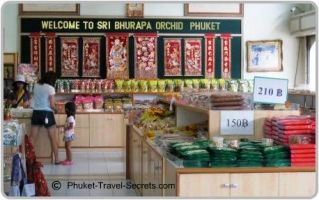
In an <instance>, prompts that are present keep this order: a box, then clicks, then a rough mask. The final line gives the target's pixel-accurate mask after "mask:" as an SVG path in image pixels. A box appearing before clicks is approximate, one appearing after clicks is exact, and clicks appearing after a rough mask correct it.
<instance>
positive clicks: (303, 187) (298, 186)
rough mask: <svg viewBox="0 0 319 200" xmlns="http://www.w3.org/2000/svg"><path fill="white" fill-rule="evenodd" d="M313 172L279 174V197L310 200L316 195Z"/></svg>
mask: <svg viewBox="0 0 319 200" xmlns="http://www.w3.org/2000/svg"><path fill="white" fill-rule="evenodd" d="M317 187H318V186H317V184H316V173H315V172H291V173H279V196H280V197H295V198H296V197H299V198H300V197H301V198H311V197H313V196H314V195H315V193H316V188H317Z"/></svg>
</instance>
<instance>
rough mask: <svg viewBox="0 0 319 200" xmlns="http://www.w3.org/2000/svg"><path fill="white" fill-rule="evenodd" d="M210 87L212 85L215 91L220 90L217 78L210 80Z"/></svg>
mask: <svg viewBox="0 0 319 200" xmlns="http://www.w3.org/2000/svg"><path fill="white" fill-rule="evenodd" d="M210 87H211V89H212V90H214V91H218V90H219V88H218V81H217V79H211V80H210Z"/></svg>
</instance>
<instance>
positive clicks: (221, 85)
mask: <svg viewBox="0 0 319 200" xmlns="http://www.w3.org/2000/svg"><path fill="white" fill-rule="evenodd" d="M218 87H219V89H220V90H221V91H226V90H227V88H226V80H225V79H218Z"/></svg>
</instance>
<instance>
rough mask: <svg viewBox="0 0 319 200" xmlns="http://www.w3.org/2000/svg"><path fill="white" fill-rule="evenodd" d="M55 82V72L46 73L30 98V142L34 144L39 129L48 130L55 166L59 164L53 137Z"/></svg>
mask: <svg viewBox="0 0 319 200" xmlns="http://www.w3.org/2000/svg"><path fill="white" fill-rule="evenodd" d="M55 81H56V74H55V72H52V71H50V72H47V73H46V74H45V75H44V77H43V78H42V79H41V80H40V81H39V83H37V84H35V86H34V89H33V98H32V105H33V106H32V108H33V114H32V118H31V139H32V140H31V141H32V142H33V144H35V142H36V138H37V136H38V134H39V130H40V127H42V126H44V127H45V128H46V129H47V130H48V135H49V139H50V142H51V149H52V151H53V154H54V158H55V164H60V161H59V156H58V141H57V138H56V136H55V132H56V131H55V130H56V123H55V118H54V112H53V111H54V105H55V100H54V95H55V89H54V85H55Z"/></svg>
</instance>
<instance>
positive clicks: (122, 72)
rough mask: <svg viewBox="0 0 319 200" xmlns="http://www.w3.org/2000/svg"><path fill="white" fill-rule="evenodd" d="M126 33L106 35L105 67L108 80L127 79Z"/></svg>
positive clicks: (127, 43) (127, 46) (127, 44)
mask: <svg viewBox="0 0 319 200" xmlns="http://www.w3.org/2000/svg"><path fill="white" fill-rule="evenodd" d="M128 48H129V42H128V33H108V34H106V67H107V78H108V79H128V78H129V62H128V61H129V60H128Z"/></svg>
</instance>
